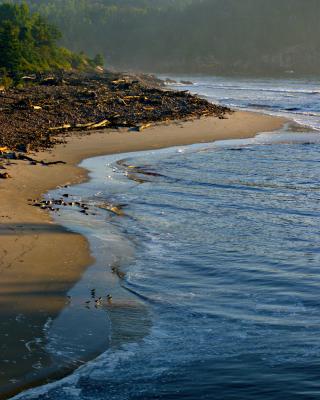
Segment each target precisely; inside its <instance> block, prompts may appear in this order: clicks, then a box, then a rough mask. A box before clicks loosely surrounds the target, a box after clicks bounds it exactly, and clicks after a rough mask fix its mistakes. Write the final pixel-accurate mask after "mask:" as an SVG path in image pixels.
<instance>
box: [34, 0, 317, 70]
mask: <svg viewBox="0 0 320 400" xmlns="http://www.w3.org/2000/svg"><path fill="white" fill-rule="evenodd" d="M28 3H29V4H30V6H31V7H32V9H33V10H36V11H39V12H40V13H41V14H43V15H45V16H47V17H48V18H49V19H50V21H52V22H53V23H55V24H57V25H58V26H59V28H60V29H61V31H62V32H63V34H64V38H63V40H62V43H63V44H64V45H66V46H68V47H70V48H72V50H74V51H77V52H79V51H81V50H84V51H87V52H89V53H90V54H91V55H93V54H95V53H100V52H101V53H103V54H104V56H105V58H106V60H107V64H108V65H112V66H114V67H116V68H121V69H128V68H131V69H142V70H147V71H158V72H205V73H226V74H230V73H250V74H264V75H270V74H279V73H285V72H292V71H294V72H296V73H297V74H317V73H319V70H320V24H319V22H318V19H319V15H320V1H319V0H280V1H279V0H268V1H266V0H28Z"/></svg>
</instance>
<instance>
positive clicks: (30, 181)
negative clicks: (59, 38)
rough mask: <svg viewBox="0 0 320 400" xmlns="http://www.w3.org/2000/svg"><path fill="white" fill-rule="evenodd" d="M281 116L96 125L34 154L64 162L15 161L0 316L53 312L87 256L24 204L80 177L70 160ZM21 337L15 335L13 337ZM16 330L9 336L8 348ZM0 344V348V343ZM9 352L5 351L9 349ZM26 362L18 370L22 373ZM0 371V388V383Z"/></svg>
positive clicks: (181, 141)
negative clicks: (111, 127) (132, 127)
mask: <svg viewBox="0 0 320 400" xmlns="http://www.w3.org/2000/svg"><path fill="white" fill-rule="evenodd" d="M285 122H286V120H284V119H283V118H275V117H271V116H266V115H262V114H257V113H249V112H235V113H233V114H231V115H229V116H228V117H227V119H223V120H220V119H218V118H214V117H208V118H202V119H199V120H194V121H188V122H179V123H174V124H170V125H158V126H155V127H152V128H150V129H147V130H145V131H143V132H140V133H139V132H128V131H124V130H123V131H108V130H105V131H98V132H93V133H92V134H91V135H89V136H88V135H76V136H72V137H69V138H67V144H62V145H58V146H56V147H55V149H54V150H53V151H51V152H41V153H36V154H35V155H34V157H35V158H36V159H38V160H46V161H54V160H63V161H65V162H66V163H67V164H66V165H55V166H41V165H29V163H28V162H23V161H17V162H16V161H14V164H15V165H12V166H10V167H9V170H8V172H9V173H10V175H11V176H12V179H7V180H3V181H1V182H0V199H1V200H0V201H1V210H0V235H1V237H0V320H1V321H3V320H4V319H5V318H8V319H10V318H14V317H15V316H17V315H20V314H28V316H29V317H31V318H36V317H37V315H39V313H40V314H41V313H42V314H43V315H46V316H47V315H48V314H50V315H52V316H54V315H56V314H57V313H58V312H59V311H60V310H61V309H62V308H63V307H64V304H65V300H66V299H65V294H66V292H67V291H68V290H69V289H70V288H71V287H72V286H73V284H74V283H75V282H77V281H78V280H79V278H80V277H81V275H82V273H83V271H84V270H85V268H86V267H87V266H88V265H90V264H91V263H92V262H93V259H92V257H91V255H90V250H89V247H88V243H87V241H86V239H85V238H84V237H82V236H81V235H78V234H75V233H72V232H69V231H67V230H65V229H64V228H63V227H61V226H59V225H57V224H55V223H53V221H52V219H51V216H50V215H49V214H48V213H47V212H44V211H42V210H40V209H39V208H36V207H31V206H30V205H29V204H28V199H39V198H41V196H42V195H43V194H44V193H45V192H47V191H48V190H50V189H54V188H56V187H57V186H58V185H66V184H72V183H78V182H81V181H83V180H84V179H86V176H87V174H86V171H85V170H83V169H81V168H79V167H78V166H77V164H78V163H79V162H80V161H81V160H82V159H84V158H88V157H92V156H98V155H104V154H111V153H123V152H130V151H138V150H147V149H158V148H164V147H170V146H174V145H187V144H192V143H200V142H212V141H215V140H221V139H231V138H248V137H253V136H255V135H256V133H258V132H265V131H273V130H276V129H279V128H281V127H282V126H283V124H284V123H285ZM19 335H20V336H19ZM21 339H23V332H21V333H16V334H15V335H14V337H13V338H12V352H15V353H17V352H19V346H18V347H17V343H19V341H21ZM0 350H1V349H0ZM8 357H10V355H8ZM28 367H30V366H28V363H26V365H25V366H24V368H22V370H21V373H24V372H27V369H28ZM3 384H4V382H3V381H2V382H1V377H0V392H1V385H3Z"/></svg>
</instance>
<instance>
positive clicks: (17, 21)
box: [0, 3, 103, 76]
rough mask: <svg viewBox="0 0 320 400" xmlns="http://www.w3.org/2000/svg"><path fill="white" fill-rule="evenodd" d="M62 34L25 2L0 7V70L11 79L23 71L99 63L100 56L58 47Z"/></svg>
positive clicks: (39, 70) (77, 66) (76, 66)
mask: <svg viewBox="0 0 320 400" xmlns="http://www.w3.org/2000/svg"><path fill="white" fill-rule="evenodd" d="M60 39H61V33H60V31H59V30H58V29H57V28H56V26H55V25H53V24H52V23H49V22H48V21H47V20H46V19H45V18H44V17H42V16H41V15H40V14H39V13H32V12H31V11H30V9H29V6H28V5H27V4H26V3H22V4H10V3H3V4H1V5H0V69H1V70H2V72H5V73H6V74H8V75H11V76H17V75H19V74H20V73H23V72H41V71H50V70H55V69H71V68H81V67H85V66H86V65H89V64H90V63H91V64H95V63H96V62H97V63H99V64H101V63H102V62H103V60H102V57H101V56H96V58H95V59H94V60H89V59H88V58H87V57H86V56H84V55H78V54H75V53H72V52H71V51H69V50H67V49H66V48H63V47H59V46H58V44H57V43H58V41H59V40H60Z"/></svg>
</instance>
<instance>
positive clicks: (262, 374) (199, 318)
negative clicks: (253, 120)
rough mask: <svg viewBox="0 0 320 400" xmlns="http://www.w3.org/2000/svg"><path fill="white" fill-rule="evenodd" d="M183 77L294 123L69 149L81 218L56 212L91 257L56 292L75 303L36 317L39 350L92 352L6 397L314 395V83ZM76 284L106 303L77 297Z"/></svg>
mask: <svg viewBox="0 0 320 400" xmlns="http://www.w3.org/2000/svg"><path fill="white" fill-rule="evenodd" d="M183 79H188V80H191V81H193V82H195V84H194V85H193V86H185V85H177V87H179V88H180V87H181V88H182V89H188V90H191V91H193V92H195V93H198V94H200V95H203V96H206V97H207V98H209V99H210V100H212V101H215V102H219V103H220V104H227V105H232V106H233V107H237V108H242V109H255V110H259V111H262V112H266V113H271V114H275V115H285V116H289V117H291V118H292V119H294V120H295V121H297V122H300V123H302V124H303V125H305V126H306V128H305V129H304V130H303V132H298V131H299V129H298V130H297V132H295V131H294V130H293V129H292V127H289V126H286V127H284V128H283V129H282V130H281V131H279V132H274V133H268V132H265V133H262V134H260V135H257V137H256V138H254V139H248V140H235V141H223V142H217V143H214V144H207V145H206V144H199V145H194V146H187V147H185V146H182V147H176V148H171V149H165V150H160V151H149V152H140V153H131V154H122V155H113V156H106V157H98V158H93V159H89V160H85V161H84V162H83V163H82V165H83V166H84V167H86V168H88V169H89V170H90V174H91V180H90V181H89V182H87V183H84V184H81V185H78V186H75V187H72V188H70V189H69V191H70V196H72V197H73V198H74V199H78V200H81V201H84V202H86V203H87V204H88V205H89V211H88V214H89V215H84V214H80V213H79V212H78V211H77V210H75V209H66V210H65V211H63V212H62V213H61V215H60V216H58V217H57V220H58V221H59V222H60V223H63V224H65V225H66V226H67V227H68V228H69V229H73V230H76V231H79V232H82V233H84V234H85V235H86V236H87V237H88V239H89V241H90V243H91V248H92V251H93V253H94V255H95V256H96V259H97V262H96V263H95V265H94V266H92V267H90V268H89V269H88V271H87V272H86V274H85V275H84V277H83V279H82V280H81V281H80V282H79V283H78V284H77V285H76V286H75V287H74V288H73V289H72V290H71V291H70V296H71V298H72V299H76V300H74V301H75V302H76V305H75V306H73V307H66V309H65V310H63V312H62V313H61V315H59V317H58V318H57V319H56V320H54V321H49V323H48V326H47V327H46V329H47V330H46V335H47V343H48V344H47V350H48V352H50V353H51V354H52V356H53V357H57V358H58V359H63V358H66V357H70V358H77V357H79V358H81V357H80V356H79V353H81V352H83V351H84V350H85V349H86V348H88V347H89V348H91V349H92V351H91V352H92V354H94V353H95V352H96V353H100V354H96V355H97V356H95V357H92V358H93V359H92V360H91V361H89V362H86V363H84V364H83V365H82V366H81V367H80V368H79V369H78V370H76V371H74V372H73V373H72V374H70V375H69V376H67V377H66V378H64V379H62V380H60V381H56V382H54V383H51V384H49V385H46V386H42V387H39V388H36V389H32V390H29V391H27V392H25V393H23V394H21V395H20V396H17V398H19V399H41V400H42V399H54V400H55V399H59V400H60V399H65V400H74V399H80V400H91V399H92V400H100V399H101V400H102V399H108V400H109V399H110V400H111V399H114V400H116V399H117V400H118V399H119V400H124V399H126V400H127V399H128V400H138V399H139V400H140V399H145V400H149V399H150V400H151V399H167V400H173V399H190V400H198V399H219V400H220V399H221V400H222V399H223V400H229V399H230V400H231V399H232V400H233V399H234V400H242V399H243V400H250V399H263V400H269V399H270V400H271V399H276V400H278V399H279V400H280V399H281V400H282V399H319V398H320V382H319V375H320V178H319V176H320V132H319V130H320V84H319V83H318V82H316V81H303V80H300V81H291V80H287V81H284V80H281V81H280V80H279V81H278V80H245V79H238V80H237V79H222V78H210V77H205V78H204V77H187V78H186V77H184V78H183ZM63 191H65V189H60V190H58V192H55V193H53V194H51V195H52V196H56V195H57V193H58V194H59V193H60V194H61V193H63ZM104 202H109V203H112V204H121V205H122V207H123V208H122V210H123V213H124V215H123V216H119V215H116V214H114V213H112V212H109V211H108V210H105V209H101V208H100V206H101V204H102V203H104ZM114 268H116V269H117V271H121V275H120V278H121V279H118V277H117V276H115V274H114V273H112V271H113V272H114ZM92 287H95V288H96V290H97V291H99V293H107V292H108V293H112V295H113V301H112V304H110V305H106V306H104V307H102V308H101V309H99V310H97V309H93V310H91V309H85V308H84V307H83V302H84V301H85V299H86V295H87V294H86V293H87V292H88V290H89V289H90V288H92ZM79 319H81V321H82V323H80V324H79ZM70 321H71V322H70ZM88 327H89V328H90V329H89V330H88ZM95 327H97V328H95ZM74 338H79V340H78V341H77V340H74ZM88 338H89V339H88ZM90 338H93V339H90ZM86 346H88V347H86ZM95 346H97V347H98V349H100V351H98V350H97V349H95Z"/></svg>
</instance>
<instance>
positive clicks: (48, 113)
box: [0, 72, 230, 152]
mask: <svg viewBox="0 0 320 400" xmlns="http://www.w3.org/2000/svg"><path fill="white" fill-rule="evenodd" d="M23 81H25V82H26V85H27V83H28V82H32V85H29V86H26V87H24V88H22V89H20V88H13V89H7V90H6V91H5V92H0V110H1V113H0V125H1V132H0V151H1V147H2V148H6V147H7V148H8V149H11V152H14V151H22V150H20V149H22V146H24V148H25V149H28V147H30V149H31V150H40V149H47V148H52V147H53V146H54V145H55V144H56V143H60V142H61V141H62V139H61V138H60V136H62V137H63V135H64V134H65V133H66V132H70V131H72V130H83V131H90V130H91V129H104V128H106V127H108V128H115V129H116V128H120V127H128V128H132V129H134V130H136V131H138V132H141V131H143V130H144V129H146V128H147V127H149V126H150V124H154V123H156V122H161V121H171V120H178V119H186V118H199V117H201V116H203V115H214V116H216V117H220V118H223V117H224V116H225V115H226V114H227V113H229V112H230V110H229V109H228V108H225V107H221V106H217V105H214V104H211V103H209V102H208V101H206V100H204V99H201V98H199V97H197V96H193V95H191V94H190V93H189V92H187V91H185V92H175V91H172V90H163V83H162V82H161V81H160V80H158V79H157V78H156V77H154V76H152V75H139V76H135V75H133V76H129V75H123V74H119V73H111V72H104V73H74V72H63V73H61V72H59V73H56V74H54V73H50V74H47V75H46V74H37V75H32V76H31V75H30V76H26V77H24V79H23ZM18 147H19V148H18ZM26 152H28V151H26Z"/></svg>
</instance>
